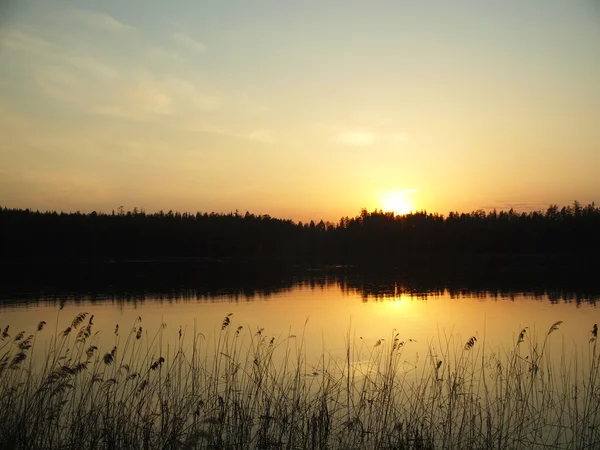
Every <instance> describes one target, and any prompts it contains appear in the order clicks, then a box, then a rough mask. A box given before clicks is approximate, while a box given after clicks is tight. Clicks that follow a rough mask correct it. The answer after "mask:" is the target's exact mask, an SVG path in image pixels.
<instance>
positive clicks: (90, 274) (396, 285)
mask: <svg viewBox="0 0 600 450" xmlns="http://www.w3.org/2000/svg"><path fill="white" fill-rule="evenodd" d="M4 273H5V275H6V280H7V281H6V282H5V283H4V284H2V286H0V308H1V307H6V306H9V305H10V306H11V307H19V306H22V307H28V306H32V305H36V304H39V303H41V302H50V303H58V304H60V305H61V306H64V305H65V304H67V303H70V304H75V305H79V304H83V303H91V304H117V305H118V304H131V305H134V306H136V305H143V304H144V303H146V302H150V301H151V302H158V303H179V302H199V303H207V302H232V303H238V302H252V301H255V300H268V299H269V298H271V297H273V296H279V295H282V294H289V293H291V292H292V291H293V290H294V289H311V290H319V289H320V290H324V289H330V288H334V287H335V288H338V289H339V290H340V291H341V293H342V294H344V295H349V296H359V297H360V298H361V300H362V301H363V302H371V301H375V302H379V301H389V300H395V299H398V298H400V297H402V296H410V297H411V298H414V299H421V300H426V299H428V298H433V297H449V298H451V299H455V298H461V297H473V298H480V299H488V300H498V299H502V300H511V301H514V300H515V299H517V298H522V297H527V298H533V299H535V300H539V301H546V300H547V301H549V302H551V303H563V302H564V303H574V304H577V305H579V304H581V303H589V304H595V303H596V301H597V300H598V299H599V298H600V288H599V287H598V286H596V285H595V284H594V283H593V282H592V281H591V280H590V279H589V278H577V277H576V276H573V274H566V275H565V274H564V273H563V274H560V275H557V274H544V275H541V276H540V274H535V275H532V274H522V273H518V274H509V275H508V276H507V275H495V274H488V275H487V276H485V277H481V276H478V277H469V276H465V275H464V274H463V275H462V276H456V275H449V274H443V273H422V272H421V273H409V274H407V273H397V272H395V271H388V272H385V271H377V272H364V271H358V270H356V269H353V268H344V267H342V268H340V267H338V268H324V269H320V270H299V269H298V268H293V267H278V266H268V265H266V266H265V265H260V266H256V265H239V264H238V265H234V264H222V265H198V264H168V265H165V264H129V265H128V264H119V265H110V264H109V265H99V266H94V265H71V266H35V267H19V268H17V269H14V268H10V269H7V268H5V269H4Z"/></svg>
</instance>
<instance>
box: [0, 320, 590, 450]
mask: <svg viewBox="0 0 600 450" xmlns="http://www.w3.org/2000/svg"><path fill="white" fill-rule="evenodd" d="M560 325H561V322H557V323H554V324H552V325H550V326H549V329H548V331H547V332H545V333H543V334H542V335H541V336H539V337H538V336H537V335H534V336H532V335H530V333H529V332H528V330H527V329H523V330H516V334H515V338H514V344H513V347H512V348H510V349H508V350H506V351H504V352H496V353H494V352H490V351H489V349H486V347H485V345H484V344H483V343H482V342H480V341H478V340H477V338H476V337H475V336H473V337H471V338H468V339H465V340H464V341H462V340H461V341H459V340H458V339H456V338H455V337H452V336H450V337H445V338H443V339H441V340H440V339H439V338H438V341H436V342H439V347H438V346H437V345H435V350H434V346H432V344H430V351H429V353H428V355H427V356H426V357H425V358H424V359H423V360H422V362H421V363H420V364H417V365H411V364H407V363H406V360H407V355H408V354H409V353H410V352H411V345H412V344H413V343H412V342H411V340H410V339H407V338H406V337H404V336H401V335H400V334H398V333H396V334H395V331H392V332H391V335H390V336H386V339H385V340H384V339H380V340H378V341H376V342H368V343H367V342H364V341H363V340H360V341H359V342H358V343H357V342H353V340H352V339H351V333H350V331H349V332H348V336H347V341H346V354H345V356H344V357H341V358H334V357H332V356H330V355H326V354H323V355H321V356H320V357H316V358H315V355H308V354H307V351H306V348H305V344H304V336H301V335H298V336H288V337H270V336H266V335H265V334H264V333H263V330H257V331H255V330H246V329H244V328H243V327H239V326H236V324H235V323H234V318H233V317H232V316H231V315H229V316H227V317H225V319H224V320H223V323H222V326H221V330H220V332H218V333H217V335H216V336H205V335H203V334H202V333H201V332H200V330H194V332H193V334H192V335H191V336H189V335H187V336H186V333H185V332H183V333H182V332H181V330H180V331H179V332H177V331H175V330H173V331H172V332H170V333H171V335H172V336H170V337H168V336H167V331H166V328H165V326H163V327H161V329H160V330H159V331H158V333H157V334H156V335H154V336H152V335H148V333H147V330H145V329H144V328H143V327H142V320H141V318H139V319H138V320H137V321H136V322H135V323H134V324H133V327H132V328H131V329H122V330H119V329H118V327H117V329H115V331H114V335H113V336H106V335H104V337H103V345H104V346H105V347H106V348H104V347H102V344H101V343H100V342H99V339H98V335H97V334H96V331H95V329H94V323H93V316H91V317H90V316H88V315H87V314H85V313H81V314H79V315H78V316H76V317H75V318H74V319H73V321H72V323H71V324H70V326H69V327H67V328H66V329H64V330H57V331H55V332H54V336H53V337H52V338H51V340H48V337H47V336H45V335H44V334H45V333H49V332H50V333H51V334H52V331H49V330H48V329H47V328H49V327H52V325H49V324H48V325H47V324H46V323H45V322H40V323H39V324H38V325H37V329H36V331H35V332H33V333H31V334H29V333H26V332H18V331H17V330H14V331H13V330H11V329H10V328H9V327H6V328H4V329H3V330H0V332H1V338H0V448H11V449H33V448H35V449H82V450H83V449H116V448H132V449H482V450H483V449H485V450H488V449H498V450H500V449H521V448H523V449H525V448H526V449H560V448H565V449H567V448H568V449H572V448H577V449H597V448H598V446H599V445H600V378H599V375H600V374H599V372H598V369H599V363H600V361H599V356H600V355H599V353H598V349H597V335H598V328H597V326H596V325H593V327H592V328H591V331H586V330H582V334H581V336H580V338H581V340H580V342H582V343H583V347H584V348H579V351H575V352H573V355H578V356H567V355H565V354H564V353H563V354H562V357H561V356H560V355H559V357H558V358H556V357H551V356H550V355H552V354H554V353H553V351H554V350H555V348H552V346H551V342H552V340H553V338H554V335H555V334H557V333H560V330H559V328H560ZM13 333H14V334H13ZM507 333H510V330H507ZM107 339H108V341H109V342H108V343H107V342H106V340H107ZM163 339H164V340H166V339H171V342H172V343H173V342H174V343H175V345H174V346H173V345H172V346H171V347H170V350H168V351H165V345H164V344H162V345H161V343H162V342H163ZM588 341H589V342H588ZM40 342H44V343H43V344H40ZM48 342H50V343H49V344H48ZM557 346H558V347H559V348H560V345H557ZM99 347H100V348H99ZM551 350H552V351H551ZM408 359H410V358H408Z"/></svg>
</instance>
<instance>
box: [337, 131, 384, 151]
mask: <svg viewBox="0 0 600 450" xmlns="http://www.w3.org/2000/svg"><path fill="white" fill-rule="evenodd" d="M335 141H337V142H338V143H340V144H343V145H350V146H354V147H364V146H368V145H372V144H374V143H375V141H377V136H376V135H375V133H372V132H370V131H360V130H348V131H342V132H341V133H339V134H338V135H337V136H336V137H335Z"/></svg>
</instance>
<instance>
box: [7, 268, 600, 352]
mask: <svg viewBox="0 0 600 450" xmlns="http://www.w3.org/2000/svg"><path fill="white" fill-rule="evenodd" d="M3 297H4V299H3V303H2V306H1V309H0V326H1V327H2V328H4V327H5V326H6V325H10V330H11V334H13V335H14V334H16V333H17V332H18V331H21V330H25V331H26V332H33V331H34V330H35V326H36V324H37V323H38V322H39V321H42V320H44V321H46V322H47V323H48V329H47V330H46V331H47V334H46V335H45V336H47V337H46V339H49V338H50V336H51V335H52V334H53V333H54V332H60V331H62V330H64V329H65V328H66V327H68V326H69V324H70V322H71V321H72V319H73V317H74V316H75V315H76V314H78V313H80V312H87V313H89V314H93V315H94V325H95V330H96V331H97V330H100V332H99V334H98V335H97V341H98V343H99V347H101V348H102V347H104V348H112V346H113V345H114V334H113V333H114V329H115V326H116V325H117V324H118V325H119V327H120V330H121V336H122V335H124V334H127V333H126V332H127V331H129V330H130V329H131V327H133V326H134V322H135V320H136V318H138V317H141V318H142V324H143V327H144V330H145V332H146V333H148V335H149V336H152V335H154V334H155V333H156V332H157V331H158V330H159V328H160V326H161V324H162V323H164V324H166V325H167V326H166V328H165V329H164V331H163V333H164V337H165V338H164V342H163V344H164V345H165V346H169V345H172V344H174V343H175V342H176V341H177V339H178V335H179V330H180V329H181V331H182V333H183V335H184V337H186V336H187V337H189V336H192V335H193V334H194V330H196V333H202V336H203V337H204V338H205V339H206V340H207V341H209V342H210V341H211V339H215V338H216V337H218V335H219V333H220V332H221V325H222V323H223V320H224V318H225V317H226V316H227V315H230V316H229V317H230V319H231V321H232V326H233V327H238V326H242V327H244V328H243V329H244V331H245V332H246V333H248V334H254V333H255V332H257V331H258V330H262V332H261V333H262V336H265V337H266V338H268V339H271V338H274V339H275V340H274V342H275V343H276V344H279V345H281V344H283V343H284V342H286V341H289V340H290V339H300V338H301V337H302V336H303V337H304V343H305V352H306V356H307V359H308V360H309V361H310V360H313V361H316V360H318V358H319V356H320V355H323V354H328V355H332V356H334V357H340V358H343V356H344V353H345V349H346V345H347V341H348V339H350V342H351V343H352V344H353V345H354V346H363V347H364V348H367V349H368V348H372V347H373V346H374V345H375V344H376V343H377V341H379V340H384V342H385V341H386V340H388V341H389V340H391V339H393V336H394V335H395V334H396V333H399V337H400V339H401V340H404V341H406V342H409V340H412V342H410V347H406V349H407V350H406V352H405V355H406V358H407V361H408V362H411V363H412V362H416V361H418V360H419V358H421V360H422V359H423V358H425V357H426V355H427V353H428V351H429V350H431V351H433V352H435V351H436V349H440V348H442V347H445V346H448V345H449V346H451V347H456V348H462V346H463V345H464V343H465V342H466V341H467V340H468V339H469V338H470V337H471V336H475V337H477V339H478V342H479V343H484V342H485V346H486V348H489V349H491V350H492V351H499V352H502V351H509V349H511V348H513V347H514V344H515V342H516V339H517V337H518V335H519V332H520V331H521V330H522V329H524V328H525V327H527V330H528V336H530V337H534V336H537V337H538V338H541V339H543V338H544V337H545V336H546V334H547V332H548V329H549V328H550V327H551V326H552V325H553V324H554V323H556V322H558V321H562V322H563V323H562V324H561V325H560V326H559V330H558V332H556V333H553V336H552V339H553V347H554V348H555V349H556V350H555V351H556V352H558V353H559V354H562V355H567V356H569V355H574V354H575V353H581V352H584V351H587V350H586V349H587V345H586V344H587V342H588V341H589V338H590V330H591V329H592V327H593V325H594V323H597V322H599V321H600V320H599V313H598V310H597V308H596V302H595V298H594V297H589V296H586V295H581V296H579V295H578V294H576V293H575V294H573V293H571V294H564V293H558V294H557V293H556V292H547V291H544V290H543V289H542V290H540V289H538V290H537V291H535V292H532V291H522V292H515V291H497V290H492V291H486V290H485V289H478V290H477V291H475V292H474V291H470V290H468V289H461V290H448V289H443V288H442V289H439V288H438V289H435V290H417V289H415V288H414V287H411V288H407V287H406V286H405V285H402V284H401V283H398V282H393V283H390V282H388V283H386V284H385V285H383V284H382V285H380V286H379V285H378V284H377V283H376V282H368V283H366V282H362V281H356V280H355V281H353V282H348V280H346V279H345V278H343V277H336V276H331V277H326V276H323V277H316V278H311V279H295V280H294V281H292V282H290V283H288V284H286V285H285V286H284V287H276V288H263V289H257V290H254V289H229V288H227V287H224V288H220V289H212V290H210V292H206V291H199V290H194V289H180V290H177V289H174V290H171V291H169V292H161V293H156V292H155V293H152V292H149V293H140V291H139V290H138V291H136V292H135V293H128V292H126V291H121V292H118V293H114V292H112V293H85V292H81V291H79V292H77V293H76V294H74V293H69V292H68V291H65V292H61V293H56V292H54V293H52V294H51V295H50V294H48V293H47V292H43V291H42V292H40V291H37V292H36V291H35V290H34V291H32V292H12V293H8V294H4V295H3ZM123 330H125V333H124V331H123ZM40 337H41V335H40ZM290 337H291V338H290Z"/></svg>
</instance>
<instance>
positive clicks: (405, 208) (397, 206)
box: [381, 189, 415, 215]
mask: <svg viewBox="0 0 600 450" xmlns="http://www.w3.org/2000/svg"><path fill="white" fill-rule="evenodd" d="M413 192H415V189H406V190H403V191H391V192H387V193H386V194H385V195H383V197H382V199H381V207H382V209H383V211H384V212H393V213H394V214H399V215H404V214H408V213H410V212H411V211H414V209H415V208H414V205H413V202H412V199H411V198H410V194H412V193H413Z"/></svg>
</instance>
